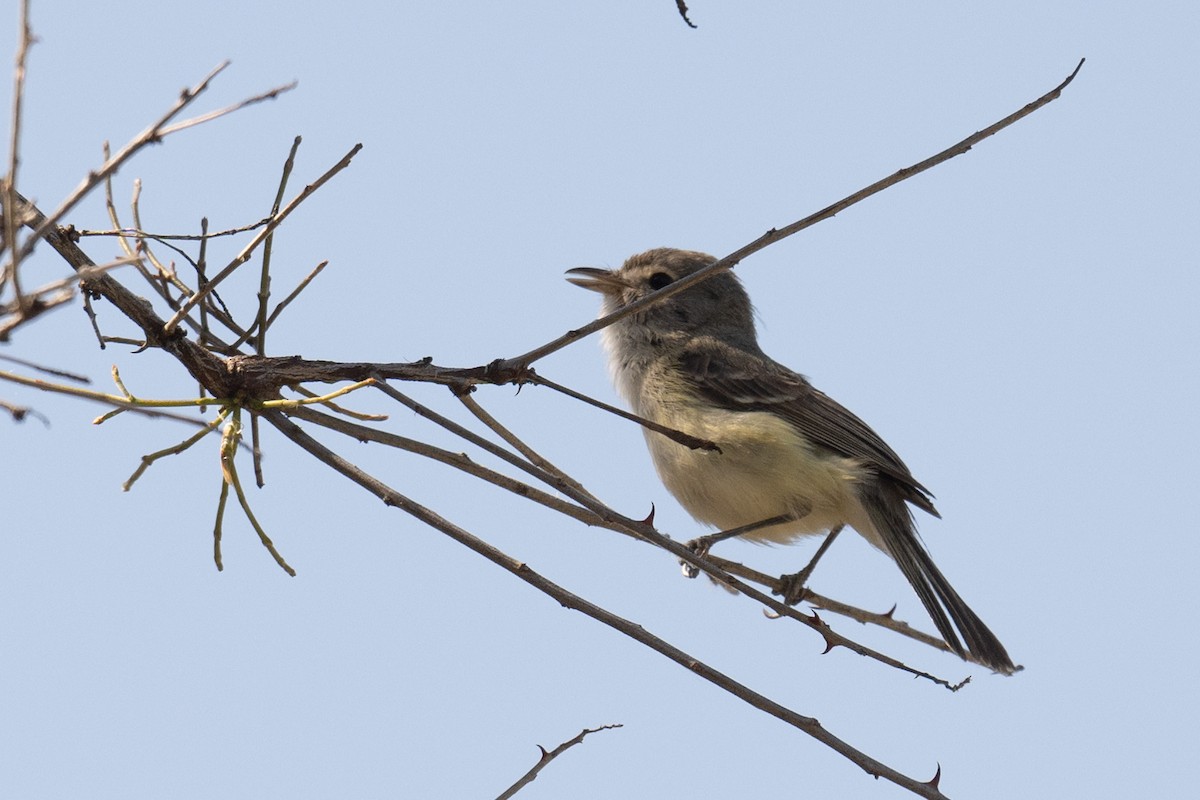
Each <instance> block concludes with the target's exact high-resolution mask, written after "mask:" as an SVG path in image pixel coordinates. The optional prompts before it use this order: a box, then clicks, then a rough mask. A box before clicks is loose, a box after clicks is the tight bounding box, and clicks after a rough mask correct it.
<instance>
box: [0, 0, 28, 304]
mask: <svg viewBox="0 0 1200 800" xmlns="http://www.w3.org/2000/svg"><path fill="white" fill-rule="evenodd" d="M20 26H21V39H20V43H19V44H18V45H17V58H16V67H15V68H14V69H13V100H12V132H11V133H12V136H11V139H10V140H9V149H8V174H7V175H6V176H5V177H4V180H3V181H2V182H0V187H2V190H3V193H4V197H3V202H2V204H0V211H2V212H3V215H4V240H5V242H7V245H8V249H9V252H11V253H12V254H13V255H12V258H11V260H10V261H9V264H8V266H7V268H5V269H3V270H0V289H2V288H3V287H4V284H5V283H6V282H7V283H11V284H12V288H13V296H14V300H15V303H16V306H17V309H18V315H19V316H21V317H24V316H26V314H27V312H28V302H29V301H28V298H27V297H26V296H25V294H24V293H23V292H22V291H21V280H20V276H19V275H18V274H17V273H18V271H19V268H20V266H21V260H22V256H21V255H20V252H21V248H20V247H19V246H18V243H17V231H18V230H20V228H21V222H20V219H21V216H23V211H18V204H17V167H18V166H19V165H20V163H21V117H22V107H23V105H24V102H25V63H26V60H27V59H28V57H29V46H30V45H31V44H32V43H33V42H34V41H36V39H35V38H34V36H33V30H32V29H31V28H30V26H29V0H22V2H21V17H20ZM2 249H3V248H0V250H2Z"/></svg>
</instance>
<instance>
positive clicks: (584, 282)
mask: <svg viewBox="0 0 1200 800" xmlns="http://www.w3.org/2000/svg"><path fill="white" fill-rule="evenodd" d="M567 275H569V276H570V277H569V278H567V280H568V281H570V282H571V283H573V284H575V285H576V286H582V287H583V288H585V289H591V290H592V291H593V292H600V293H601V294H619V293H620V291H621V290H622V289H627V288H629V284H628V283H626V282H625V281H624V280H622V279H621V278H619V277H617V273H616V272H614V271H613V270H611V269H599V268H597V267H575V268H574V269H569V270H567Z"/></svg>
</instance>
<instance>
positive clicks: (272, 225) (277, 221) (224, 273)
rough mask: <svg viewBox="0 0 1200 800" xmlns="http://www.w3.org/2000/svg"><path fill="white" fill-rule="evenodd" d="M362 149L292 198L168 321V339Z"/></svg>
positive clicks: (354, 149)
mask: <svg viewBox="0 0 1200 800" xmlns="http://www.w3.org/2000/svg"><path fill="white" fill-rule="evenodd" d="M361 149H362V145H361V144H356V145H354V147H352V148H350V152H348V153H346V155H344V156H342V160H341V161H339V162H338V163H336V164H334V165H333V166H332V167H330V168H329V169H328V170H326V172H325V174H324V175H322V176H321V177H319V178H317V179H316V180H315V181H313V182H312V183H310V184H309V185H308V186H305V187H304V189H303V190H302V191H301V192H300V194H298V195H296V196H295V197H294V198H292V200H291V202H289V203H288V204H287V205H286V206H284V208H283V210H282V211H280V212H279V213H278V214H274V215H272V217H271V221H270V222H269V223H267V226H266V227H265V228H263V229H262V230H260V231H259V232H258V233H257V234H256V235H255V236H254V238H253V239H251V240H250V243H249V244H248V245H246V246H245V247H243V248H242V251H241V252H240V253H238V254H237V255H236V256H235V257H234V259H233V260H232V261H230V262H229V264H227V265H226V266H225V268H224V269H222V270H221V271H220V272H218V273H217V274H216V275H214V276H213V277H212V279H211V280H210V281H209V282H208V284H207V285H206V286H205V290H204V291H199V292H196V293H195V294H194V295H192V296H191V297H189V298H188V300H187V302H185V303H184V304H183V305H182V306H181V307H180V308H179V311H177V312H175V316H173V317H171V319H169V320H167V323H166V326H165V327H164V328H163V332H164V333H166V334H167V335H168V336H170V335H171V334H173V333H174V331H175V328H176V327H177V326H178V325H179V322H180V320H182V319H183V318H184V317H185V316H187V313H188V312H189V311H191V310H192V309H193V308H194V307H195V306H196V304H197V303H199V302H201V301H202V300H204V298H205V297H207V296H208V295H209V294H210V293H211V292H212V290H213V289H214V288H216V286H217V284H219V283H221V282H222V281H223V280H225V279H226V278H228V277H229V276H230V275H232V274H233V272H234V270H236V269H237V268H238V267H240V266H241V265H242V264H245V263H246V262H247V261H249V260H250V256H251V255H252V254H253V253H254V251H255V249H256V248H257V247H258V246H259V245H260V244H262V242H263V241H264V240H266V238H267V237H268V236H270V235H271V233H272V232H273V231H274V230H275V229H276V228H278V227H279V226H280V225H281V224H283V221H284V220H285V219H287V217H288V215H289V214H291V213H292V212H293V211H295V210H296V207H297V206H299V205H300V204H301V203H303V202H304V201H305V200H307V199H308V198H309V197H311V196H312V193H313V192H315V191H316V190H317V189H320V188H321V187H322V186H324V185H325V183H326V181H328V180H329V179H330V178H332V177H333V176H334V175H336V174H338V173H339V172H341V171H342V170H344V169H345V168H346V167H348V166H350V162H351V160H353V158H354V156H356V155H358V151H359V150H361Z"/></svg>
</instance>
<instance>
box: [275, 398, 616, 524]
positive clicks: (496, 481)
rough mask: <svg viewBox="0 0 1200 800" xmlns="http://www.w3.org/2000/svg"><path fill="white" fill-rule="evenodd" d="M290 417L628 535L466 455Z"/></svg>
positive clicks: (318, 419) (315, 417) (333, 421)
mask: <svg viewBox="0 0 1200 800" xmlns="http://www.w3.org/2000/svg"><path fill="white" fill-rule="evenodd" d="M287 415H288V416H289V417H293V418H295V419H302V420H304V421H306V422H311V423H314V424H316V425H321V426H323V427H325V428H328V429H329V430H332V431H337V432H338V433H341V434H344V435H346V436H349V437H351V438H353V439H356V440H358V441H360V442H375V443H377V444H381V445H383V446H385V447H394V448H396V449H397V450H404V451H407V452H410V453H415V454H416V455H419V456H423V457H425V458H429V459H432V460H434V461H437V462H439V463H442V464H446V465H447V466H450V467H454V468H455V469H458V470H461V471H462V472H465V473H466V474H468V475H470V476H472V477H475V478H479V479H480V480H483V481H487V482H488V483H490V484H492V485H493V486H498V487H500V488H501V489H505V490H507V491H509V492H512V493H513V494H516V495H518V496H520V497H524V498H525V499H527V500H532V501H533V502H535V503H538V504H540V505H543V506H545V507H546V508H549V509H551V510H554V511H557V512H559V513H560V514H563V515H565V516H568V517H571V518H572V519H575V520H578V521H579V522H582V523H583V524H585V525H590V526H593V527H600V528H608V529H609V530H613V531H617V532H620V533H625V531H624V530H623V529H622V528H621V527H620V525H617V524H615V523H612V522H608V521H606V520H604V519H602V518H601V517H600V516H599V515H597V514H596V513H594V512H592V511H589V510H587V509H586V508H583V507H581V506H577V505H575V504H574V503H570V502H568V501H566V500H563V499H562V498H560V497H555V496H554V495H552V494H550V493H549V492H543V491H542V490H541V489H538V488H535V487H533V486H530V485H529V484H527V483H523V482H522V481H519V480H517V479H515V478H510V477H509V476H508V475H505V474H503V473H501V472H497V471H495V470H493V469H490V468H488V467H485V466H483V465H482V464H480V463H478V462H476V461H473V460H472V459H471V458H469V457H468V456H467V455H466V454H465V453H453V452H451V451H449V450H444V449H442V448H440V447H437V446H435V445H432V444H429V443H428V442H422V441H420V440H417V439H409V438H408V437H405V436H400V435H399V434H395V433H390V432H388V431H381V430H377V429H375V428H370V427H367V426H366V425H359V424H357V423H354V422H350V421H348V420H344V419H339V418H337V417H332V416H330V415H328V414H323V413H321V412H320V411H317V410H315V409H311V408H296V409H289V410H288V412H287Z"/></svg>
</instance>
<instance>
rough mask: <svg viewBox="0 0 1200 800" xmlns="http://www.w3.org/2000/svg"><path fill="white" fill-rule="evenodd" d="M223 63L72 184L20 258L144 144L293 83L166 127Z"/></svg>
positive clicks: (29, 239) (200, 92) (184, 91)
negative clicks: (98, 165)
mask: <svg viewBox="0 0 1200 800" xmlns="http://www.w3.org/2000/svg"><path fill="white" fill-rule="evenodd" d="M227 66H229V62H228V61H225V62H222V63H221V64H218V65H217V67H216V68H215V69H214V70H213V71H212V72H210V73H209V74H208V75H206V76H204V78H203V79H202V80H201V81H200V82H199V83H198V84H196V85H195V86H194V87H192V88H191V89H184V90H183V91H182V92H181V93H180V95H179V99H178V100H176V101H175V103H174V105H172V106H171V108H170V109H168V110H167V111H166V113H164V114H163V115H162V116H161V117H159V118H158V119H157V120H156V121H155V122H153V123H152V124H151V125H150V127H148V128H146V130H144V131H142V132H141V133H139V134H138V135H137V136H135V137H134V138H133V139H131V140H130V141H129V143H128V144H126V145H125V146H124V147H123V148H121V150H120V151H119V152H118V153H116V154H115V155H114V156H112V157H111V158H109V159H107V160H106V161H105V162H104V164H102V165H101V166H100V168H99V169H97V170H95V171H93V172H89V173H88V175H87V177H86V178H84V179H83V182H82V183H80V184H79V186H78V187H76V188H75V191H73V192H71V194H70V195H68V196H67V198H66V199H65V200H63V202H62V203H61V204H60V205H59V207H58V208H57V209H55V210H54V211H53V212H52V213H50V214H47V215H46V217H45V218H44V219H43V220H42V221H41V222H40V223H39V224H38V226H37V227H36V228H34V231H33V233H32V234H31V235H30V236H29V238H28V239H26V241H25V244H24V246H23V247H22V248H21V250H20V258H25V257H26V256H28V255H29V254H30V253H32V252H33V248H34V246H35V245H36V244H37V242H38V241H40V240H41V239H42V238H43V237H44V236H45V235H46V234H47V233H48V232H49V231H50V230H52V229H53V228H54V226H55V225H57V224H58V221H59V220H61V219H62V218H63V217H64V216H66V215H67V214H68V213H69V212H70V211H71V209H73V208H74V207H75V206H76V205H78V204H79V202H80V201H81V200H83V198H84V197H86V196H87V195H88V194H89V193H90V192H91V191H92V189H94V188H95V187H96V186H97V185H98V184H99V183H100V182H101V181H103V180H104V179H106V178H107V177H108V176H110V175H112V174H113V173H115V172H116V171H117V170H118V169H120V168H121V166H122V165H123V164H124V163H125V162H126V161H128V160H129V159H130V158H132V157H133V156H134V155H135V154H136V153H137V152H138V151H139V150H141V149H142V148H143V147H145V146H146V145H149V144H153V143H155V142H158V141H161V140H162V138H163V137H164V136H167V135H169V134H171V133H174V132H176V131H179V130H183V128H185V127H191V125H194V124H199V123H200V122H207V121H208V120H210V119H216V118H217V117H219V116H222V115H224V114H228V113H230V112H232V111H234V110H237V109H238V108H242V107H244V106H246V105H249V104H250V103H256V102H260V101H262V100H268V99H271V98H273V97H276V96H278V95H279V94H281V93H282V92H286V91H288V90H289V89H291V88H293V87H294V86H295V84H294V83H292V84H288V85H286V86H280V87H277V88H275V89H271V90H270V91H268V92H264V93H263V94H260V95H255V96H254V97H251V98H249V99H247V100H244V101H242V102H241V103H239V104H236V105H234V106H230V107H227V108H225V109H222V110H221V111H218V112H213V113H211V114H205V115H204V116H203V117H197V118H196V119H194V120H191V121H189V122H188V123H186V124H185V123H180V124H179V125H177V126H174V127H167V123H169V122H170V121H171V120H173V119H174V118H175V117H177V116H178V115H179V113H180V112H181V111H183V110H184V109H185V108H187V107H188V106H189V105H191V104H192V102H193V101H194V100H195V99H196V98H197V97H199V96H200V95H201V94H202V93H203V92H204V91H205V90H207V89H208V86H209V84H210V83H211V82H212V80H213V79H214V78H215V77H217V75H218V74H220V73H221V71H222V70H224V69H225V68H226V67H227Z"/></svg>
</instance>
